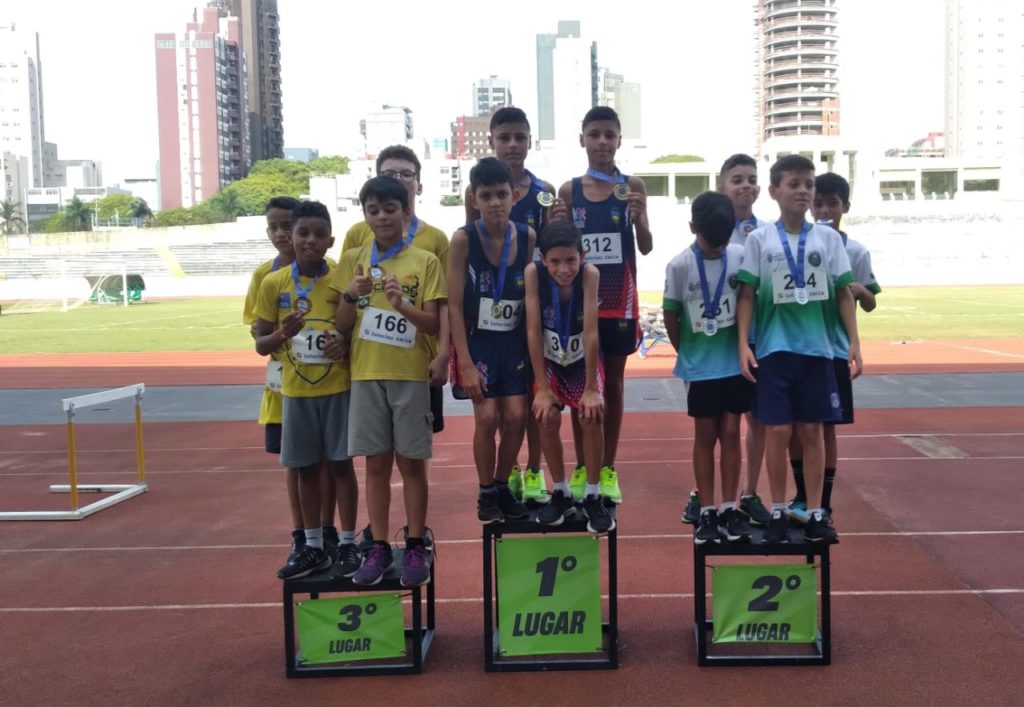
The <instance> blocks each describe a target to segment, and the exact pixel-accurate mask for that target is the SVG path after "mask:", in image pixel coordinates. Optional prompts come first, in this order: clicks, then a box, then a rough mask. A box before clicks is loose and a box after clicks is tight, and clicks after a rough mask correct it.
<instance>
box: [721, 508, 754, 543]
mask: <svg viewBox="0 0 1024 707" xmlns="http://www.w3.org/2000/svg"><path fill="white" fill-rule="evenodd" d="M718 532H720V533H721V534H722V536H723V537H724V538H725V539H726V540H728V541H729V542H731V543H736V542H746V541H747V540H750V524H749V523H748V522H747V518H746V516H744V515H743V514H742V513H740V512H739V511H738V510H736V509H735V508H730V509H728V510H725V511H722V514H721V515H720V516H719V517H718Z"/></svg>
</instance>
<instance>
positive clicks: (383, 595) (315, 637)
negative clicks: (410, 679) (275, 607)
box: [283, 550, 434, 678]
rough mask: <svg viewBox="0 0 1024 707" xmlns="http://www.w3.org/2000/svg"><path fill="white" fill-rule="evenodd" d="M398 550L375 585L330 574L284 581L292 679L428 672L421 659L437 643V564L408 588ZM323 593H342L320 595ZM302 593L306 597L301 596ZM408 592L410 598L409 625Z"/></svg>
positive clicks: (287, 653)
mask: <svg viewBox="0 0 1024 707" xmlns="http://www.w3.org/2000/svg"><path fill="white" fill-rule="evenodd" d="M394 553H395V564H394V566H393V567H392V568H391V569H390V570H388V572H387V573H386V574H385V575H384V578H383V579H382V580H381V581H380V583H379V584H375V585H373V586H369V587H364V586H360V585H357V584H353V583H352V580H351V579H339V580H333V581H332V580H331V579H330V578H329V577H328V576H327V572H320V573H317V574H313V575H309V576H308V577H303V578H302V579H292V580H288V581H286V582H285V583H284V600H283V603H284V653H285V674H286V675H287V676H288V677H290V678H299V677H331V676H341V675H398V674H408V673H422V672H423V662H424V660H426V657H427V653H428V652H429V650H430V644H431V642H432V641H433V640H434V567H433V566H431V568H430V582H429V583H428V584H426V585H425V586H420V587H411V588H409V587H403V586H402V584H401V581H400V579H401V576H402V560H403V557H404V552H403V551H402V550H395V551H394ZM323 594H332V595H334V594H337V595H340V596H337V597H335V596H332V597H330V598H321V595H323ZM296 595H299V596H300V599H299V600H296ZM301 595H308V596H309V598H308V599H307V600H303V599H301ZM403 596H409V597H410V599H411V621H410V624H409V625H408V626H406V625H405V616H404V614H405V610H404V607H403V603H404V602H403V601H402V598H403ZM424 615H426V621H425V622H424ZM296 634H298V636H297V635H296ZM296 637H298V639H299V641H298V642H299V645H298V647H297V648H296Z"/></svg>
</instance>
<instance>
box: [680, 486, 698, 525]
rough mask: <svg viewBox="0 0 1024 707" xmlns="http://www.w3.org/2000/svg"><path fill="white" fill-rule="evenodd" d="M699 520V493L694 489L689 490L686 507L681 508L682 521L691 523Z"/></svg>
mask: <svg viewBox="0 0 1024 707" xmlns="http://www.w3.org/2000/svg"><path fill="white" fill-rule="evenodd" d="M699 520H700V494H699V493H697V490H696V489H694V490H693V491H690V498H689V499H688V500H687V501H686V508H684V509H683V522H684V523H689V524H690V525H693V524H694V523H696V522H698V521H699Z"/></svg>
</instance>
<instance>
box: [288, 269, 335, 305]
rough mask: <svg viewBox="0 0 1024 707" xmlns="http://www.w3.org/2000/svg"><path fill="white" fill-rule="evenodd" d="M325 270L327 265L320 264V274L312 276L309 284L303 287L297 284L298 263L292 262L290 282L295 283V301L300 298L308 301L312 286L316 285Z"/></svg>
mask: <svg viewBox="0 0 1024 707" xmlns="http://www.w3.org/2000/svg"><path fill="white" fill-rule="evenodd" d="M326 270H327V263H321V264H320V272H318V273H317V274H316V275H314V276H313V279H312V280H310V281H309V284H308V285H306V286H305V287H303V286H302V283H300V282H299V263H298V261H292V282H294V283H295V299H296V300H299V299H302V298H305V299H307V300H308V299H309V293H310V292H312V291H313V286H314V285H316V281H317V280H319V279H320V276H321V275H323V274H324V271H326Z"/></svg>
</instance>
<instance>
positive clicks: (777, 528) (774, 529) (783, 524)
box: [764, 511, 789, 543]
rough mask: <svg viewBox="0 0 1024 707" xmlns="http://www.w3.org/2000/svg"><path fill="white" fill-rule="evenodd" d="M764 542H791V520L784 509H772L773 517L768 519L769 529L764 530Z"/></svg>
mask: <svg viewBox="0 0 1024 707" xmlns="http://www.w3.org/2000/svg"><path fill="white" fill-rule="evenodd" d="M764 542H766V543H788V542H789V520H788V519H787V518H786V514H785V513H783V512H782V511H772V516H771V519H770V520H769V521H768V529H767V530H765V531H764Z"/></svg>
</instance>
